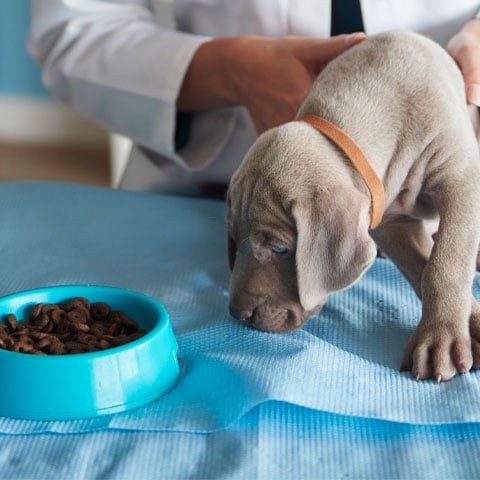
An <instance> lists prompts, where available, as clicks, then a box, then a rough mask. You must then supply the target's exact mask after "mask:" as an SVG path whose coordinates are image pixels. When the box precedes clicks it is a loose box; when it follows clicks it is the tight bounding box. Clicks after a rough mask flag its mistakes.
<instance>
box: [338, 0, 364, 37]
mask: <svg viewBox="0 0 480 480" xmlns="http://www.w3.org/2000/svg"><path fill="white" fill-rule="evenodd" d="M363 31H364V26H363V19H362V10H361V8H360V0H332V26H331V29H330V33H331V34H332V35H339V34H341V33H353V32H363Z"/></svg>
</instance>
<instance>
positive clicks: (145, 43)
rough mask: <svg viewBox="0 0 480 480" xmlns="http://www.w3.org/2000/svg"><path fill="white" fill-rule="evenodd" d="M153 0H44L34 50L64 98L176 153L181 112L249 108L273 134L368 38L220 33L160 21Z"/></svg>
mask: <svg viewBox="0 0 480 480" xmlns="http://www.w3.org/2000/svg"><path fill="white" fill-rule="evenodd" d="M143 3H144V4H143V5H140V4H139V1H138V0H136V1H133V0H130V1H128V0H124V1H123V2H116V3H109V2H104V1H99V0H68V1H67V0H35V1H34V2H33V10H32V13H33V15H32V22H33V23H32V27H31V31H30V42H29V46H30V52H31V54H32V55H33V56H34V57H35V58H36V59H37V60H38V62H39V63H40V64H41V65H42V67H43V71H44V76H43V78H44V82H45V85H46V86H47V88H49V89H50V90H51V92H52V93H53V94H54V95H55V96H56V97H58V98H59V99H61V100H62V101H64V102H65V103H67V104H68V105H70V106H71V107H73V108H74V109H75V110H76V111H78V112H79V113H81V114H83V115H85V116H86V117H88V118H90V119H92V120H94V121H96V122H98V123H100V124H102V125H103V126H105V127H106V128H107V129H109V130H113V131H116V132H119V133H122V134H124V135H126V136H128V137H130V138H131V139H132V140H133V141H134V142H136V143H139V144H141V145H143V146H146V147H148V148H150V149H152V150H154V151H157V152H161V153H163V154H166V155H172V156H173V155H174V145H173V143H174V142H173V139H174V133H175V120H176V114H177V109H178V110H180V111H199V110H211V109H216V108H221V107H230V106H244V107H246V108H247V109H248V111H249V112H250V114H251V116H252V119H253V121H254V124H255V126H256V128H257V130H258V131H259V132H261V131H264V130H265V129H267V128H270V127H271V126H274V125H278V124H279V123H282V122H285V121H288V120H292V119H293V118H294V115H295V112H296V110H297V109H298V107H299V106H300V103H301V102H302V101H303V99H304V98H305V96H306V94H307V92H308V90H309V88H310V86H311V84H312V82H313V80H314V78H315V76H316V75H317V73H318V72H319V71H320V70H321V69H322V68H323V66H325V64H326V63H328V61H330V60H331V59H333V58H334V57H336V56H337V55H339V54H340V53H342V52H343V51H345V50H346V49H347V48H349V47H351V46H352V45H355V44H356V43H358V42H360V41H362V40H363V39H364V38H365V35H364V34H361V33H359V34H354V35H350V36H345V35H341V36H338V37H334V38H331V39H312V38H300V37H297V38H295V37H285V38H279V39H271V38H264V37H256V36H239V37H232V38H224V39H214V40H212V39H210V38H208V37H201V36H196V35H190V34H185V33H180V32H176V31H172V30H168V29H165V28H160V27H159V26H158V25H157V24H156V23H155V21H154V18H153V16H152V13H151V12H150V10H149V9H148V8H147V4H148V2H147V1H146V0H145V1H144V2H143Z"/></svg>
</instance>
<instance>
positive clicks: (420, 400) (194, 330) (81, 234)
mask: <svg viewBox="0 0 480 480" xmlns="http://www.w3.org/2000/svg"><path fill="white" fill-rule="evenodd" d="M0 212H1V218H2V235H1V236H0V251H1V252H2V280H1V283H0V294H3V295H6V294H10V293H13V292H16V291H19V290H24V289H29V288H36V287H42V286H46V285H58V284H85V283H89V284H100V285H113V286H119V287H125V288H130V289H133V290H137V291H140V292H142V293H145V294H147V295H150V296H152V297H154V298H156V299H158V300H159V301H160V302H162V303H163V304H164V306H165V307H166V308H167V310H168V311H169V313H170V317H171V322H172V326H173V329H174V332H175V335H176V337H177V340H178V343H179V357H180V363H181V368H182V373H181V380H180V382H179V383H178V385H177V386H176V387H175V388H174V389H173V390H172V391H171V392H170V393H169V394H167V395H165V396H164V397H162V398H160V399H158V400H156V401H154V402H152V403H150V404H148V405H146V406H144V407H140V408H137V409H134V410H131V411H129V412H125V413H121V414H115V415H106V416H101V417H97V418H93V419H88V420H78V421H62V422H40V421H38V422H37V421H24V420H15V419H10V418H5V417H2V418H0V433H1V434H8V435H11V434H15V435H26V434H32V433H35V434H44V433H48V432H50V433H57V434H68V433H77V432H94V431H98V430H112V431H136V432H140V431H145V432H178V433H211V432H219V431H221V430H225V429H228V428H229V427H230V426H231V425H234V424H236V423H238V422H239V421H240V420H241V418H242V417H244V416H245V415H248V414H249V412H252V411H255V409H258V408H261V406H262V405H263V404H267V403H268V402H277V403H279V404H285V405H292V406H293V407H305V408H307V409H309V410H312V411H317V412H319V414H320V413H321V414H322V415H324V414H333V415H337V416H342V417H352V418H357V419H359V420H358V421H360V419H364V420H365V421H366V420H369V421H381V422H382V421H383V422H396V423H399V424H410V425H417V426H430V427H432V428H433V427H435V428H437V426H439V425H445V424H459V423H465V424H471V423H474V422H479V421H480V372H470V373H468V374H465V375H457V376H456V377H455V378H454V379H453V380H451V381H450V382H447V383H443V384H440V385H438V384H436V383H435V382H434V381H432V380H430V381H421V382H417V381H415V380H414V379H413V378H412V377H411V375H410V374H409V373H400V372H399V367H400V362H401V358H402V352H403V348H404V346H405V343H406V342H407V340H408V338H409V336H410V335H411V333H412V332H413V330H414V328H415V325H416V324H417V322H418V321H419V318H420V313H421V305H420V302H419V301H418V299H417V298H416V296H415V294H414V293H413V291H412V289H411V287H410V286H409V285H408V284H407V282H406V281H405V280H404V279H403V277H402V276H401V275H400V273H399V272H398V270H397V269H396V268H395V266H394V265H393V264H392V263H391V262H390V261H389V260H385V259H377V260H376V261H375V263H374V265H373V266H372V268H371V269H370V270H369V271H368V272H367V273H366V274H365V275H364V276H363V277H362V279H361V280H360V281H359V282H357V283H356V284H355V285H354V286H353V287H351V288H350V289H348V290H346V291H344V292H340V293H337V294H334V295H332V296H331V297H330V298H329V300H328V303H327V304H326V306H325V307H324V309H323V310H322V311H321V312H320V314H319V315H317V316H315V317H313V318H311V319H310V320H309V321H308V322H307V324H306V325H305V326H304V327H303V328H302V329H299V330H297V331H294V332H290V333H285V334H271V333H264V332H259V331H255V330H251V329H249V328H246V327H245V326H243V325H241V324H239V323H238V322H236V321H235V320H234V319H232V318H231V317H230V316H229V313H228V282H229V271H228V267H227V261H226V223H225V204H224V203H223V202H220V201H213V200H203V199H194V198H184V197H174V196H165V195H154V194H144V193H142V194H140V193H134V192H126V191H113V190H107V189H102V188H95V187H86V186H78V185H68V184H54V183H10V184H2V185H1V186H0ZM474 294H475V295H476V296H477V298H479V297H480V277H479V276H478V275H477V276H476V277H475V281H474ZM2 388H5V386H2ZM362 421H363V420H362Z"/></svg>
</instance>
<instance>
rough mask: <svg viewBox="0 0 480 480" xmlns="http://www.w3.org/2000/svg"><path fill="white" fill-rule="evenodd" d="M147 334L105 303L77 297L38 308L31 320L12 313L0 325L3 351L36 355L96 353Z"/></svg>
mask: <svg viewBox="0 0 480 480" xmlns="http://www.w3.org/2000/svg"><path fill="white" fill-rule="evenodd" d="M145 333H146V331H145V330H143V329H141V328H139V326H138V325H137V323H136V322H135V321H134V320H132V319H131V318H129V317H128V316H127V315H125V313H123V312H121V311H120V310H113V309H111V308H110V305H108V304H107V303H104V302H96V303H92V304H90V302H89V301H88V299H86V298H82V297H77V298H72V299H71V300H68V301H67V302H65V303H48V304H41V303H38V304H36V305H35V306H34V307H33V309H32V312H31V314H30V317H29V318H28V319H24V320H19V319H17V318H16V317H15V315H14V314H13V313H9V314H7V315H5V316H4V321H3V322H0V348H3V349H5V350H11V351H13V352H22V353H33V354H37V355H63V354H68V353H82V352H96V351H98V350H105V349H107V348H111V347H116V346H119V345H123V344H125V343H129V342H131V341H133V340H136V339H137V338H140V337H142V336H143V335H145Z"/></svg>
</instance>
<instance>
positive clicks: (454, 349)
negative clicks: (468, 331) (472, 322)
mask: <svg viewBox="0 0 480 480" xmlns="http://www.w3.org/2000/svg"><path fill="white" fill-rule="evenodd" d="M458 330H459V329H458V327H457V328H455V327H454V326H440V327H438V326H433V325H432V326H431V327H427V326H426V325H422V323H420V325H419V326H418V327H417V329H416V330H415V332H414V334H413V335H412V337H411V338H410V340H409V342H408V343H407V346H406V347H405V352H404V355H403V361H402V367H401V371H411V372H412V375H413V376H414V377H415V379H416V380H424V379H427V378H432V377H433V378H434V379H435V381H436V382H437V383H440V382H446V381H448V380H450V379H451V378H452V377H453V376H454V375H455V373H456V372H457V371H458V372H460V373H465V372H468V371H469V370H470V368H472V363H473V359H472V350H471V342H470V337H469V335H465V334H463V335H462V334H461V333H460V332H459V331H458Z"/></svg>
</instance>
